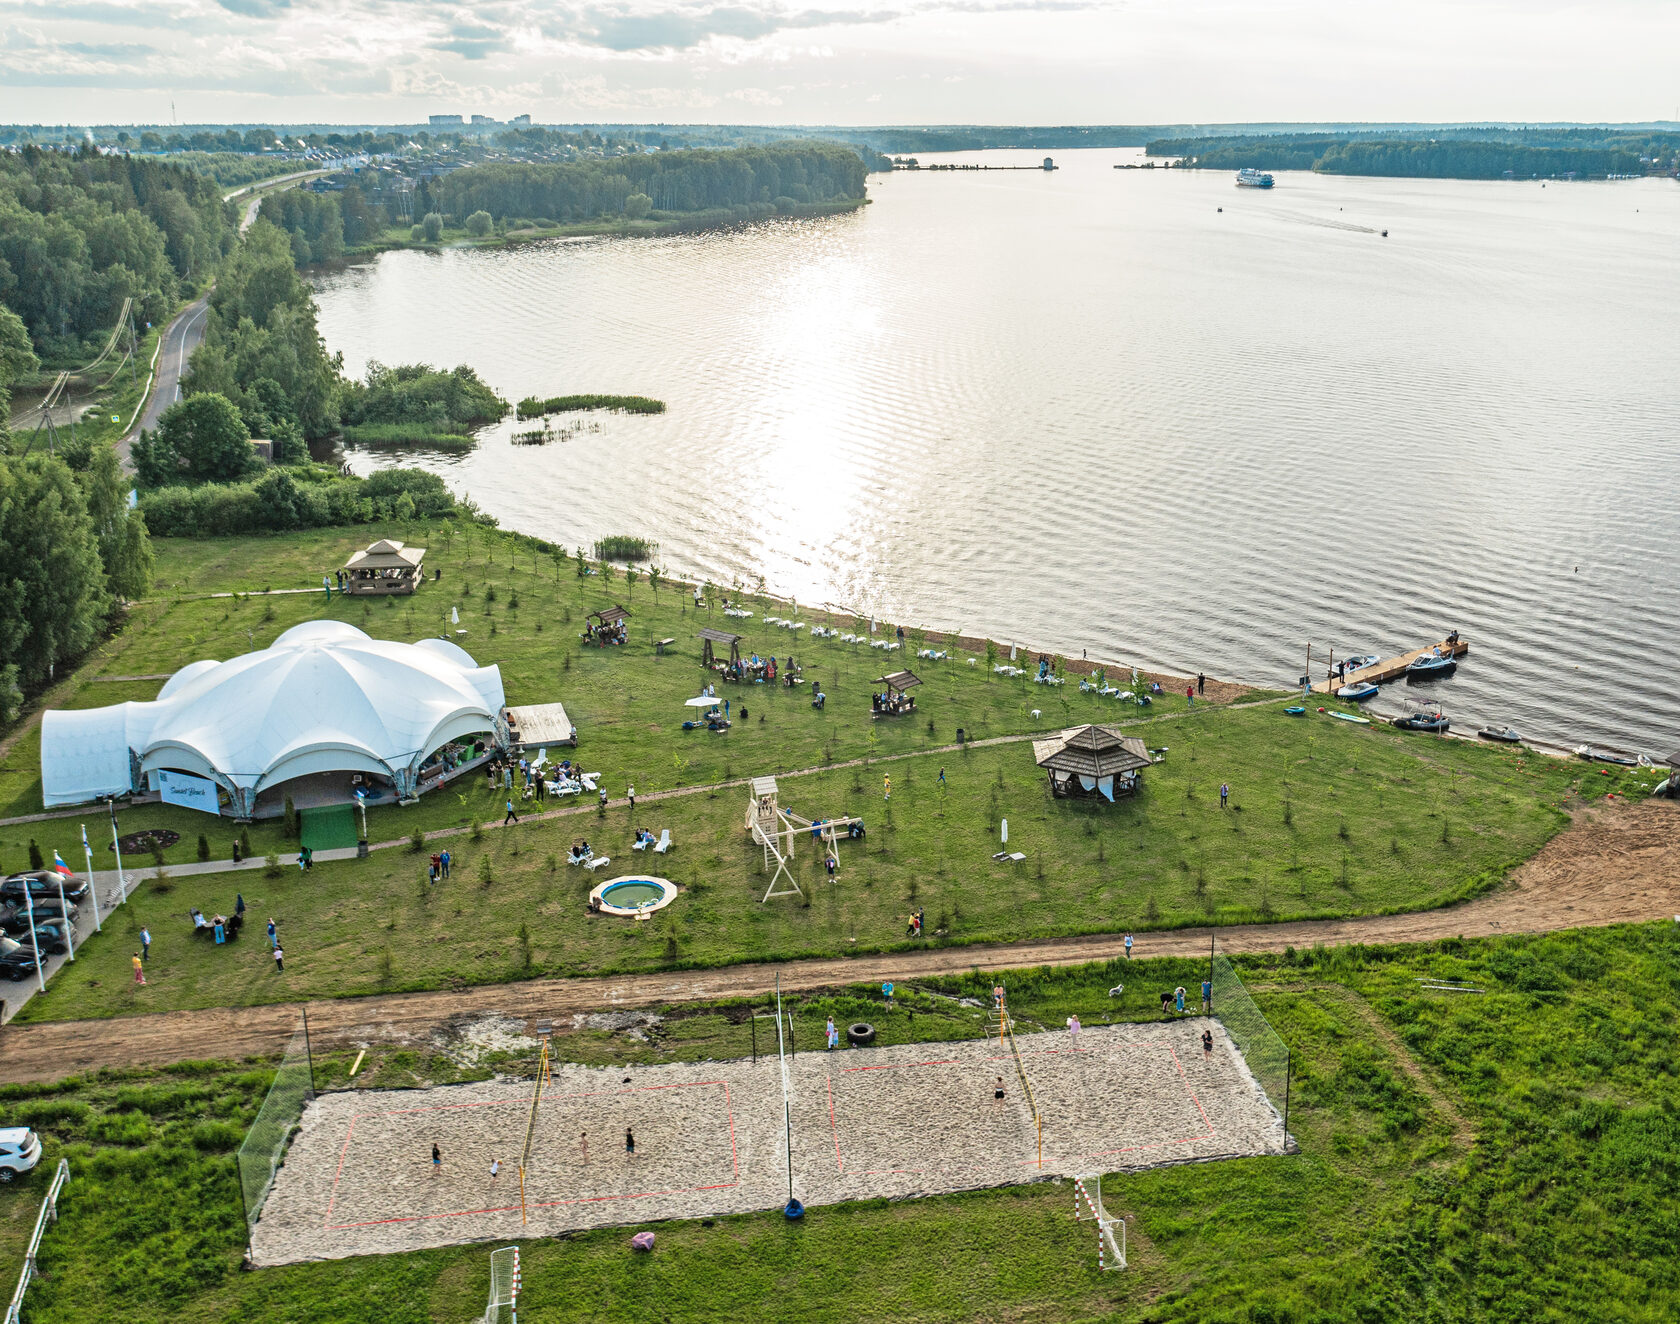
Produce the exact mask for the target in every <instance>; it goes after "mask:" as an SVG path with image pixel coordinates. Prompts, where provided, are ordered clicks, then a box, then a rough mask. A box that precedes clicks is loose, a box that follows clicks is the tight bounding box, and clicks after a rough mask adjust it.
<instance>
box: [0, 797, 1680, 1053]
mask: <svg viewBox="0 0 1680 1324" xmlns="http://www.w3.org/2000/svg"><path fill="white" fill-rule="evenodd" d="M1675 915H1680V803H1674V802H1671V801H1660V802H1659V801H1650V802H1646V803H1643V804H1638V805H1627V804H1621V803H1617V804H1608V805H1601V806H1597V807H1594V808H1591V809H1588V810H1584V811H1583V812H1582V813H1581V815H1580V816H1579V817H1578V818H1577V820H1576V822H1575V823H1574V824H1573V825H1572V826H1571V827H1570V828H1569V829H1568V830H1566V831H1565V832H1563V833H1560V834H1559V835H1558V836H1557V837H1556V838H1554V839H1553V840H1552V841H1551V842H1550V843H1548V844H1547V845H1546V847H1545V848H1544V849H1542V850H1541V851H1540V853H1539V854H1538V855H1536V856H1535V857H1534V858H1533V859H1532V860H1530V861H1528V862H1527V863H1526V864H1524V865H1523V866H1522V867H1521V868H1519V869H1518V870H1517V871H1516V872H1515V873H1514V874H1513V875H1512V878H1511V881H1510V883H1509V884H1508V885H1507V886H1506V887H1504V888H1503V889H1501V890H1500V891H1498V892H1495V893H1493V894H1491V895H1489V896H1486V897H1482V898H1480V899H1479V900H1476V901H1471V902H1468V903H1467V904H1465V905H1462V906H1454V907H1451V908H1449V909H1445V910H1432V911H1422V912H1419V913H1417V914H1410V915H1376V916H1367V917H1363V918H1359V919H1348V920H1324V921H1305V922H1299V923H1290V924H1252V925H1243V926H1241V927H1237V928H1227V929H1220V930H1219V947H1220V950H1222V951H1225V952H1228V953H1236V952H1256V951H1281V950H1282V949H1283V948H1284V947H1287V946H1294V947H1298V948H1303V947H1312V946H1315V945H1318V944H1323V945H1325V946H1337V945H1342V944H1348V943H1411V942H1429V941H1433V940H1435V939H1439V938H1450V937H1456V936H1460V935H1463V936H1466V937H1483V936H1486V935H1488V934H1492V933H1541V932H1548V931H1551V930H1555V929H1569V928H1578V927H1583V926H1587V925H1599V924H1619V923H1624V922H1631V921H1642V920H1651V919H1664V918H1668V917H1670V916H1675ZM1208 936H1209V931H1208V930H1207V929H1180V930H1176V931H1173V932H1170V933H1145V934H1140V935H1138V936H1137V939H1136V946H1135V948H1134V955H1135V956H1137V957H1147V956H1188V955H1199V954H1201V953H1202V952H1205V951H1207V948H1208ZM1123 953H1124V946H1123V942H1122V935H1118V934H1102V935H1098V936H1094V937H1084V938H1067V939H1056V940H1049V941H1044V942H1027V943H1011V944H997V945H990V946H976V947H952V948H942V949H930V950H927V951H922V952H912V953H897V954H893V955H888V956H860V957H855V958H846V957H837V958H828V959H822V960H809V961H792V962H788V963H786V964H784V965H781V966H775V965H767V964H766V965H738V966H730V967H728V968H726V969H722V970H679V971H668V972H663V973H658V974H646V975H623V976H604V977H598V978H583V979H534V980H530V981H527V982H525V983H519V984H496V985H491V986H488V987H484V988H473V989H466V990H464V991H461V992H436V993H405V994H396V995H392V996H385V997H365V998H343V999H338V1000H334V1001H319V1002H311V1003H309V1004H308V1011H309V1027H310V1033H311V1036H312V1039H313V1042H314V1044H315V1045H316V1047H317V1048H321V1047H339V1046H345V1045H357V1044H363V1043H389V1042H400V1041H403V1040H413V1039H421V1038H424V1037H426V1036H427V1035H429V1033H430V1032H431V1031H433V1030H434V1029H436V1028H437V1027H439V1026H441V1025H444V1024H447V1023H449V1022H451V1021H455V1020H461V1019H477V1018H480V1017H484V1016H488V1015H491V1014H498V1015H504V1016H514V1017H524V1018H527V1019H536V1018H543V1017H553V1018H559V1017H564V1016H569V1015H571V1014H572V1013H574V1012H582V1011H596V1010H599V1009H601V1008H604V1007H635V1006H649V1005H655V1004H659V1003H665V1002H689V1001H705V1000H710V999H718V998H739V997H748V996H753V995H757V994H762V993H763V992H764V991H765V990H766V989H767V988H769V987H770V986H771V983H772V981H773V979H774V977H775V974H776V973H777V972H778V971H779V972H780V974H781V979H782V987H783V988H784V989H792V990H801V989H812V988H823V987H828V986H833V985H841V984H859V983H862V984H878V983H880V982H881V981H882V980H886V979H891V980H894V981H897V982H903V981H905V980H912V979H915V978H917V977H919V976H926V975H935V974H943V973H950V972H953V971H961V970H968V969H971V968H981V969H986V970H1009V969H1019V968H1022V967H1026V966H1037V965H1072V964H1077V963H1079V962H1082V961H1106V960H1112V959H1114V958H1116V957H1118V956H1121V955H1123ZM300 1006H302V1004H298V1003H288V1004H283V1005H279V1006H273V1007H250V1008H219V1009H216V1010H210V1011H179V1012H166V1013H162V1014H159V1015H154V1016H134V1017H125V1018H121V1019H114V1020H88V1021H56V1022H49V1023H46V1024H40V1025H9V1026H7V1027H5V1028H4V1029H3V1030H0V1081H5V1082H13V1081H28V1080H52V1079H57V1078H58V1077H61V1076H66V1075H70V1074H72V1073H75V1072H78V1071H84V1070H91V1069H97V1068H98V1067H101V1066H123V1065H144V1064H156V1063H165V1062H176V1061H182V1060H188V1059H194V1058H238V1057H243V1056H247V1055H254V1054H266V1053H273V1052H276V1051H277V1050H278V1049H279V1048H280V1047H281V1046H282V1045H283V1044H284V1043H285V1041H286V1039H287V1037H288V1036H289V1035H290V1034H291V1032H292V1029H293V1027H294V1025H295V1024H296V1021H297V1015H298V1010H299V1008H300Z"/></svg>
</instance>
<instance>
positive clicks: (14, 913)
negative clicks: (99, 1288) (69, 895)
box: [0, 896, 76, 938]
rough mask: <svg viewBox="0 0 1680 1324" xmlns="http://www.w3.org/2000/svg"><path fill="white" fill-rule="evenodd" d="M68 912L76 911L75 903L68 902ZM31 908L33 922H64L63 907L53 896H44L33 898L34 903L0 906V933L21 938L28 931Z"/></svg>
mask: <svg viewBox="0 0 1680 1324" xmlns="http://www.w3.org/2000/svg"><path fill="white" fill-rule="evenodd" d="M69 907H70V914H71V915H72V916H74V915H75V913H76V903H75V902H74V901H72V902H70V903H69ZM31 909H33V912H34V914H33V922H34V923H35V924H62V923H63V922H64V908H63V907H62V906H60V905H59V903H58V898H57V897H56V896H55V897H53V898H52V899H51V900H49V899H47V898H46V897H40V896H38V897H36V898H34V905H33V907H32V908H31V907H30V906H5V907H0V933H9V934H11V935H12V936H13V937H14V938H21V937H22V936H23V935H24V934H26V933H28V932H29V930H30V928H31V927H32V925H31V918H32V917H31V913H30V912H31Z"/></svg>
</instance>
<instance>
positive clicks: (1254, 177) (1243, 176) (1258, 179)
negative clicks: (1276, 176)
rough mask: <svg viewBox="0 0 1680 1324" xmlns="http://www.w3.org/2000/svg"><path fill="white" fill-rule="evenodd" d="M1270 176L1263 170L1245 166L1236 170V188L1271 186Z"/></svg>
mask: <svg viewBox="0 0 1680 1324" xmlns="http://www.w3.org/2000/svg"><path fill="white" fill-rule="evenodd" d="M1271 186H1272V177H1271V176H1270V175H1268V174H1267V173H1266V172H1265V171H1264V170H1255V169H1252V168H1245V169H1242V170H1239V171H1237V187H1238V188H1271Z"/></svg>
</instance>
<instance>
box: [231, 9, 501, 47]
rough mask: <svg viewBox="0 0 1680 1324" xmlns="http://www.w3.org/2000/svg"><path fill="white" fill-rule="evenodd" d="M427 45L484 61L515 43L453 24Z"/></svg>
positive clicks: (485, 29) (490, 31)
mask: <svg viewBox="0 0 1680 1324" xmlns="http://www.w3.org/2000/svg"><path fill="white" fill-rule="evenodd" d="M224 3H225V0H224ZM427 44H428V45H429V46H430V48H431V49H432V50H435V51H450V52H452V53H453V54H456V55H459V56H460V57H461V58H462V59H464V60H482V59H484V58H485V57H486V56H490V55H495V54H497V53H498V52H500V51H505V50H508V49H510V48H511V46H512V44H513V41H512V34H511V33H509V32H508V31H507V30H505V29H503V28H497V27H491V26H489V25H488V24H485V23H453V24H451V25H450V27H449V30H448V31H447V32H446V33H445V34H444V35H443V36H441V37H439V38H437V39H436V40H434V41H431V42H429V43H427Z"/></svg>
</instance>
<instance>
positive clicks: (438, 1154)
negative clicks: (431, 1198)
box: [432, 1141, 443, 1177]
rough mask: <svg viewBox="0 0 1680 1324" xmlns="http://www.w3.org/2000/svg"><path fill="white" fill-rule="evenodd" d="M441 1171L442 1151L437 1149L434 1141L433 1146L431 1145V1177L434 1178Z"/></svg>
mask: <svg viewBox="0 0 1680 1324" xmlns="http://www.w3.org/2000/svg"><path fill="white" fill-rule="evenodd" d="M442 1171H443V1151H442V1150H441V1149H439V1148H438V1147H437V1143H436V1142H435V1141H434V1142H433V1144H432V1175H433V1176H434V1177H435V1176H436V1175H437V1174H438V1173H440V1172H442Z"/></svg>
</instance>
